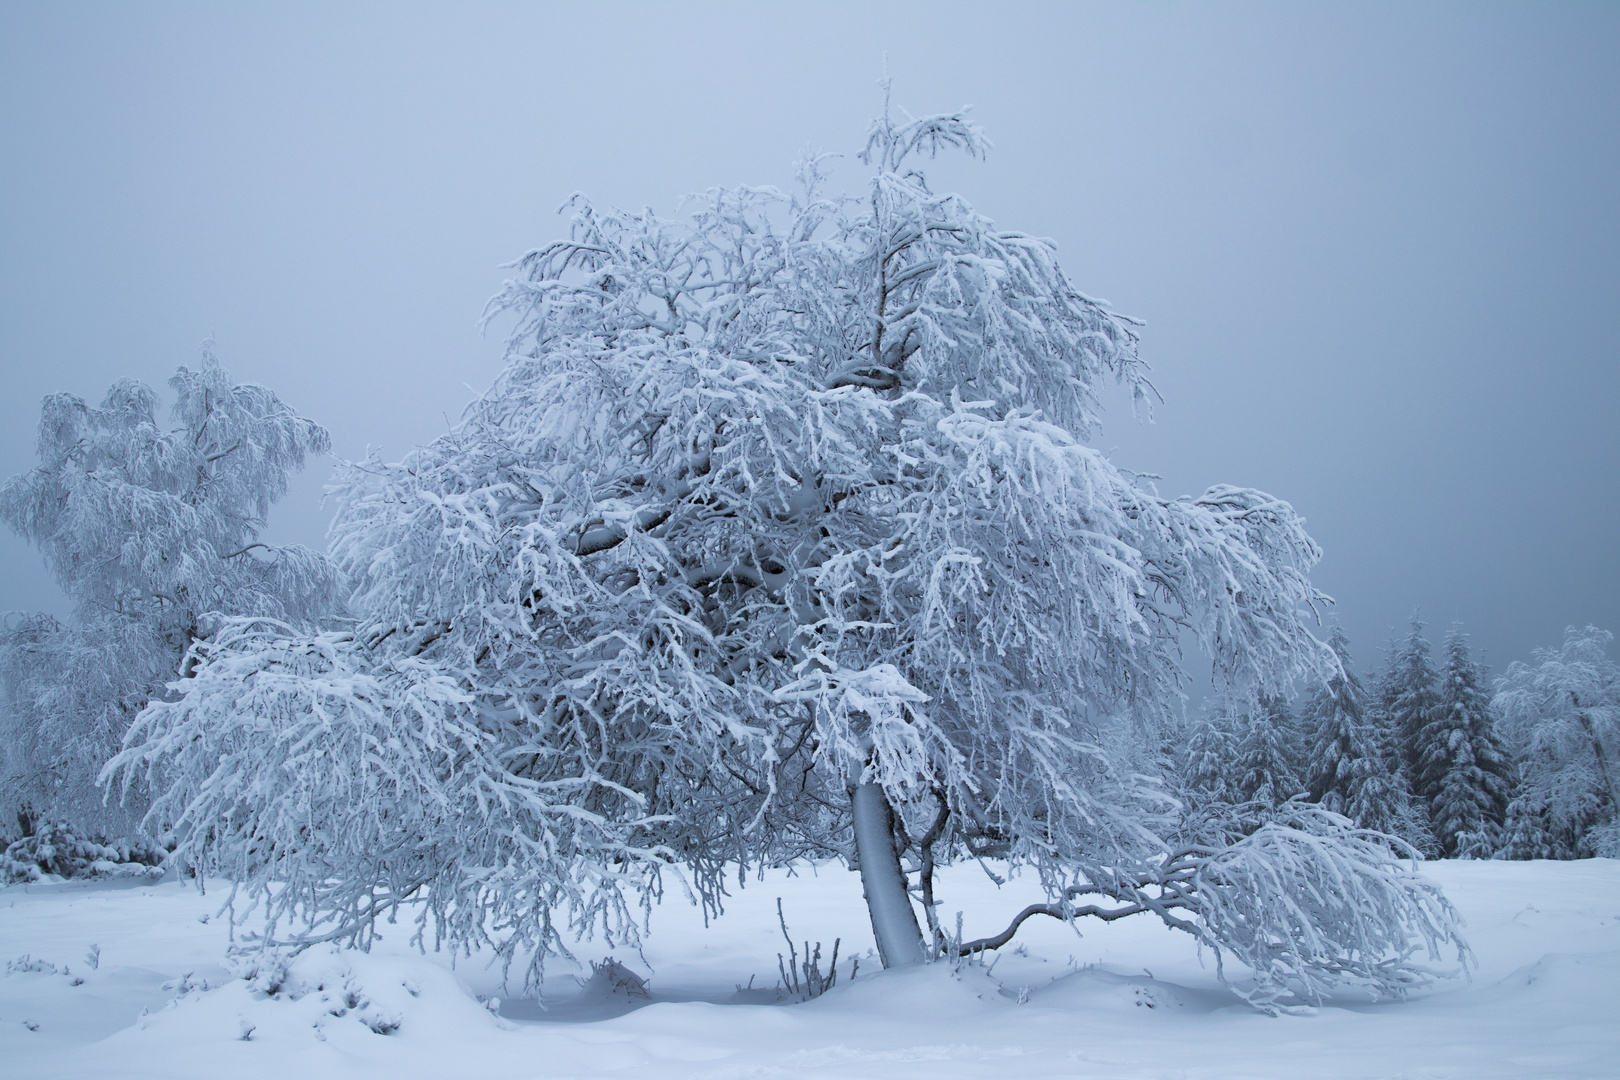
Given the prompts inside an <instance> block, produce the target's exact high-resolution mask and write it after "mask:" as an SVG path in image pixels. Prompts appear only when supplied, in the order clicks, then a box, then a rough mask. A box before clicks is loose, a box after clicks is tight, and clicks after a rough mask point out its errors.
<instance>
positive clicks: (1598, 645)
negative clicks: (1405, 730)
mask: <svg viewBox="0 0 1620 1080" xmlns="http://www.w3.org/2000/svg"><path fill="white" fill-rule="evenodd" d="M1613 641H1614V635H1612V634H1610V633H1609V632H1608V631H1606V630H1600V629H1598V628H1597V627H1595V626H1588V627H1585V628H1576V627H1573V626H1572V627H1570V628H1569V629H1568V630H1567V631H1566V632H1565V634H1564V643H1563V645H1562V646H1560V647H1558V648H1556V649H1552V648H1548V649H1538V650H1536V653H1535V657H1534V660H1533V661H1532V662H1531V663H1529V664H1524V663H1514V664H1510V665H1508V669H1507V672H1506V674H1504V675H1503V676H1502V678H1501V679H1499V680H1497V685H1496V696H1495V697H1494V698H1493V699H1492V703H1493V705H1494V706H1495V708H1496V709H1497V710H1498V712H1499V714H1500V716H1501V730H1502V734H1503V735H1504V737H1505V738H1506V740H1507V742H1508V744H1509V746H1510V747H1511V748H1512V749H1513V750H1514V752H1515V756H1516V757H1517V758H1518V760H1519V767H1520V774H1519V779H1520V786H1521V793H1520V796H1519V799H1517V800H1515V803H1516V806H1515V811H1516V812H1515V813H1514V814H1512V815H1510V817H1511V818H1514V819H1516V820H1514V821H1513V826H1514V831H1515V833H1516V834H1517V835H1518V837H1519V844H1520V848H1521V850H1520V854H1523V855H1526V856H1545V855H1560V856H1562V857H1566V858H1567V857H1571V856H1576V855H1579V856H1589V855H1602V856H1608V857H1611V858H1612V857H1617V856H1620V824H1617V822H1620V818H1617V809H1616V808H1617V807H1620V786H1617V785H1620V756H1617V755H1620V664H1616V663H1615V661H1614V660H1613V659H1611V658H1610V656H1609V654H1608V650H1609V646H1610V645H1611V643H1612V642H1613Z"/></svg>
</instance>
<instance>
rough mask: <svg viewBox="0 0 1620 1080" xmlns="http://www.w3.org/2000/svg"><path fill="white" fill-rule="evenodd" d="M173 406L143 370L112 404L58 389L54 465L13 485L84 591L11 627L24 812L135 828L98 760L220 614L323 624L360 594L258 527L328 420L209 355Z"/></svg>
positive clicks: (7, 686)
mask: <svg viewBox="0 0 1620 1080" xmlns="http://www.w3.org/2000/svg"><path fill="white" fill-rule="evenodd" d="M169 385H170V387H171V388H172V389H173V391H174V393H175V402H174V407H173V412H172V421H171V423H170V424H169V425H168V426H165V425H164V424H162V423H161V422H160V420H159V419H158V396H157V394H156V393H154V392H153V391H152V390H151V389H150V388H149V387H147V386H146V385H144V384H142V383H140V382H137V381H135V380H132V379H125V380H121V381H119V382H117V383H115V384H114V385H113V386H112V388H111V389H109V390H108V391H107V396H106V398H105V399H104V400H103V401H102V403H101V404H100V406H99V407H91V406H90V405H88V404H86V403H85V402H84V401H83V400H82V399H80V398H78V397H75V396H73V395H72V394H55V395H52V396H51V397H48V398H46V399H45V402H44V405H43V408H42V410H41V415H40V425H39V465H38V466H37V467H36V468H34V469H33V470H32V471H30V472H28V473H24V474H22V475H19V476H14V477H12V478H11V479H10V480H8V481H7V482H6V484H5V486H4V488H0V520H4V521H5V523H6V524H7V525H9V526H10V527H11V528H12V529H13V530H15V531H16V532H18V533H19V534H21V535H22V536H23V537H25V538H26V539H28V540H29V541H31V542H32V543H33V544H34V545H35V546H36V547H38V548H39V550H40V553H41V554H42V555H43V556H44V559H45V564H46V566H47V568H48V569H49V570H50V571H51V573H52V574H53V575H54V576H55V578H56V580H57V582H58V583H59V584H60V585H61V586H62V589H63V590H64V591H65V592H66V593H67V595H68V598H69V599H70V600H71V602H72V604H73V617H72V620H71V622H69V623H68V624H66V625H64V624H61V623H59V622H58V621H57V620H55V619H53V618H50V617H49V616H44V615H32V616H13V617H12V618H11V621H10V622H8V623H7V625H6V627H5V631H4V634H3V636H0V686H3V690H4V702H3V717H4V721H3V722H4V725H5V727H4V732H3V736H0V742H3V745H4V748H5V753H6V776H5V797H6V799H7V800H8V801H9V802H10V803H11V804H12V809H13V811H20V812H22V813H23V814H24V815H25V817H26V816H30V815H41V814H43V815H47V816H53V817H58V818H65V819H68V820H72V821H76V822H78V823H79V824H80V825H81V826H82V827H87V828H94V827H105V828H106V829H108V830H111V831H114V832H117V831H122V829H123V827H125V826H127V825H128V824H129V823H128V822H127V821H125V820H123V819H121V818H120V816H119V814H118V810H117V808H116V807H112V808H108V807H105V806H104V805H103V798H102V795H103V792H102V791H100V790H99V789H98V788H97V786H96V775H97V773H98V771H99V770H100V768H101V766H102V764H104V763H105V762H106V761H107V760H108V759H109V758H110V757H112V755H113V754H115V753H116V752H117V751H118V749H119V747H120V745H121V742H122V740H123V737H124V734H125V732H126V730H127V729H128V727H129V725H130V722H131V721H132V720H133V718H134V717H135V716H136V714H137V713H139V712H140V710H141V709H142V708H143V707H144V706H145V705H146V704H147V702H148V701H150V700H152V699H153V698H154V697H159V696H161V695H162V693H163V688H164V685H165V684H166V683H167V682H169V681H170V680H171V679H173V678H175V676H176V675H177V674H178V672H179V668H180V663H181V658H182V657H183V656H184V655H185V654H186V650H187V649H188V648H190V646H191V644H192V643H193V642H194V641H196V640H197V639H198V638H199V637H200V636H202V635H203V634H204V633H205V632H206V631H207V629H208V627H207V626H206V625H205V624H206V622H207V617H208V616H209V614H210V613H225V614H260V615H272V616H276V617H278V618H282V619H286V620H290V621H293V622H297V623H300V624H303V625H305V626H309V625H312V622H313V620H314V619H316V618H318V617H319V616H320V615H321V614H323V613H326V612H328V611H330V610H332V605H333V602H334V599H335V598H340V597H341V595H342V593H343V592H344V591H345V590H344V589H343V588H342V587H341V585H340V584H339V578H338V575H337V574H336V572H335V570H334V568H333V566H332V564H331V563H330V562H329V561H328V560H327V559H326V557H325V556H324V555H321V554H319V553H316V552H312V551H309V550H307V549H305V548H300V547H285V548H278V549H272V548H270V547H268V546H266V545H264V544H262V543H259V542H258V534H259V531H260V530H261V529H262V528H263V526H264V520H265V515H266V513H267V511H268V509H269V507H270V504H271V503H272V502H274V501H275V500H276V499H278V498H280V497H281V496H282V495H283V494H284V493H285V492H286V490H287V476H288V473H289V472H290V471H291V470H294V469H298V468H301V467H302V466H303V464H304V462H305V460H306V459H307V458H308V457H309V456H310V455H316V454H324V453H326V452H327V450H328V446H329V440H328V436H327V433H326V431H325V430H324V429H323V428H321V427H320V426H319V425H317V424H315V423H314V422H313V421H310V420H307V419H305V418H304V417H301V416H299V415H298V414H297V413H295V412H293V411H292V410H291V409H290V408H288V407H287V406H286V405H284V404H283V403H282V402H281V401H280V400H279V399H278V398H277V397H276V395H275V394H274V393H272V392H271V391H269V390H267V389H265V388H264V387H262V386H256V385H252V384H241V385H239V384H236V383H233V382H232V380H231V378H230V375H229V373H228V372H226V371H225V370H224V369H223V368H222V367H220V365H219V364H218V362H217V361H216V360H215V359H214V358H213V356H212V353H211V352H206V351H205V355H204V358H203V361H202V363H201V365H199V366H198V367H197V368H196V369H190V368H185V367H182V368H180V369H179V370H178V371H177V372H176V373H175V375H174V377H173V378H172V379H170V380H169Z"/></svg>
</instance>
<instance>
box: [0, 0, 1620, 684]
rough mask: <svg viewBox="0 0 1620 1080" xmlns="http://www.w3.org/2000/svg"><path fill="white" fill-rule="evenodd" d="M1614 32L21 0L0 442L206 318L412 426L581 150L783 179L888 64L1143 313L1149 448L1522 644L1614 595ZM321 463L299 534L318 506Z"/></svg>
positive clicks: (1361, 644)
mask: <svg viewBox="0 0 1620 1080" xmlns="http://www.w3.org/2000/svg"><path fill="white" fill-rule="evenodd" d="M1616 56H1620V8H1617V7H1615V6H1613V5H1599V4H1593V5H1573V4H1571V5H1561V6H1543V5H1537V6H1533V7H1532V6H1528V5H1526V6H1519V7H1495V6H1489V5H1483V4H1478V3H1468V4H1459V5H1439V4H1435V5H1421V6H1420V5H1410V4H1400V5H1383V6H1381V5H1371V4H1364V3H1363V4H1354V5H1344V6H1338V7H1333V6H1325V5H1311V6H1304V5H1225V6H1219V7H1217V6H1211V5H1199V6H1191V5H1188V6H1179V5H1178V6H1170V5H1163V6H1153V5H1141V4H1133V5H1079V4H1052V5H1036V4H1028V5H1018V6H1014V7H1011V8H1009V9H1006V10H991V9H990V8H989V6H988V5H982V6H981V5H950V4H940V3H928V4H899V3H892V4H885V5H881V6H878V7H876V8H874V7H872V6H870V5H847V6H838V5H818V6H817V8H816V10H814V11H808V10H801V9H800V8H798V7H791V8H790V7H788V6H780V7H767V6H764V5H755V4H739V5H723V4H704V5H681V6H675V5H664V4H646V5H607V4H598V5H591V6H589V7H588V8H587V7H586V6H585V5H566V6H564V5H558V6H556V7H542V6H539V5H527V4H526V5H513V6H502V5H493V4H476V5H455V6H450V5H445V6H420V7H411V6H406V5H402V4H387V5H375V6H367V5H358V4H344V5H316V4H310V5H275V6H270V5H265V6H262V7H251V8H250V7H247V6H244V5H203V4H199V5H195V6H190V5H178V4H154V5H140V6H134V5H109V6H99V5H92V4H76V5H73V6H71V7H69V6H66V5H47V4H35V5H28V6H19V5H11V6H7V7H6V8H4V9H3V10H0V139H3V144H4V147H5V152H4V154H3V155H0V296H3V302H0V476H9V475H12V474H15V473H19V472H23V471H26V470H27V469H28V468H30V467H31V465H32V462H33V441H34V428H35V425H36V423H37V420H38V415H39V402H40V399H41V397H42V396H44V395H45V394H47V393H51V392H55V391H60V390H67V391H71V392H73V393H76V394H79V395H82V396H84V397H86V398H89V399H91V400H92V401H99V400H100V397H101V395H102V394H103V393H104V391H105V389H106V387H107V385H108V384H109V383H110V382H112V381H113V380H114V379H116V378H119V377H121V376H134V377H137V378H140V379H143V380H145V381H147V382H150V383H152V384H153V385H155V386H161V384H162V383H163V381H164V380H165V379H166V378H167V377H168V375H169V374H170V373H171V372H172V371H173V369H174V368H175V366H176V365H179V364H192V363H194V362H195V361H196V359H197V357H198V356H199V352H200V347H201V343H202V342H203V341H204V340H205V339H207V338H209V337H212V338H213V339H214V340H215V342H216V348H217V351H218V353H219V356H220V358H221V360H222V362H223V363H224V364H225V365H226V366H227V367H228V368H230V370H231V371H232V372H233V373H234V374H235V375H236V376H237V377H238V378H239V379H242V380H251V381H256V382H262V383H265V384H266V385H268V386H271V387H272V388H274V389H275V390H276V391H277V392H278V393H279V394H280V395H281V397H282V398H283V400H285V401H287V402H288V403H289V404H291V405H293V406H294V407H295V408H297V409H299V410H300V411H302V412H304V413H305V414H306V415H308V416H311V417H313V418H315V419H316V420H319V421H320V422H321V423H323V424H325V425H326V426H327V427H328V428H329V429H330V430H331V432H332V435H333V440H334V446H335V450H336V453H337V454H338V455H339V456H342V457H356V456H359V455H361V454H362V453H364V452H365V450H366V448H367V447H368V446H376V447H380V448H381V449H382V452H383V453H384V454H385V455H386V456H388V457H390V458H394V457H398V456H400V455H402V454H404V453H405V452H407V451H408V450H409V449H410V448H411V447H412V446H414V445H417V444H419V443H422V442H424V441H427V440H429V439H432V438H433V437H434V436H435V435H437V434H438V433H440V432H442V431H443V430H445V428H446V427H447V426H448V425H450V424H453V423H454V422H455V420H456V418H457V416H458V414H459V412H460V410H461V408H462V406H463V405H464V404H465V403H466V402H467V401H468V399H469V398H470V397H471V396H472V395H473V394H475V393H477V392H479V391H480V390H482V389H483V388H484V387H485V386H487V385H488V383H489V381H490V380H491V379H492V378H493V376H494V375H495V373H496V371H497V370H498V368H499V358H500V354H501V335H500V327H499V326H498V325H496V326H492V327H490V328H489V329H488V330H487V331H485V332H483V333H481V332H480V330H479V328H478V325H477V324H478V320H479V316H480V314H481V312H482V309H483V305H484V301H485V300H486V299H487V298H488V297H489V296H490V295H491V294H493V293H494V292H495V291H496V290H497V289H498V288H499V287H500V284H501V281H502V280H503V271H502V269H501V268H500V267H501V264H502V263H505V262H508V261H510V260H511V259H514V258H516V257H517V256H519V255H521V254H522V253H523V252H524V251H525V250H527V249H528V248H530V247H533V246H536V245H539V244H542V243H544V242H546V241H547V240H549V239H552V238H554V237H556V236H558V235H559V234H560V231H561V230H562V229H563V228H564V224H565V223H564V222H563V221H562V220H561V219H559V218H557V217H556V216H555V214H554V211H555V209H556V208H557V206H558V205H559V204H561V203H562V202H563V201H564V200H565V199H566V198H567V197H568V196H569V195H570V194H571V193H572V192H574V191H583V192H586V193H588V194H590V195H591V196H592V197H593V198H594V199H596V200H598V201H601V202H607V203H614V204H618V205H626V206H637V207H639V206H641V205H651V206H653V207H654V208H655V209H657V210H659V211H660V212H663V213H669V214H673V213H675V212H677V211H678V209H679V205H680V197H681V196H682V195H684V194H687V193H691V192H697V191H701V190H703V189H705V188H707V187H710V186H713V185H717V184H726V185H730V184H739V183H754V184H775V185H779V186H783V187H787V186H789V185H790V184H791V181H792V176H793V172H792V164H793V162H794V160H795V159H796V158H797V157H799V156H800V155H801V154H802V153H803V152H804V151H805V149H806V148H815V149H820V150H830V151H842V152H846V153H853V151H855V150H857V149H859V148H860V146H861V145H862V142H863V135H864V131H865V125H866V122H867V120H868V118H869V117H870V116H871V115H872V114H873V113H874V112H876V111H878V110H880V109H881V108H882V105H883V95H882V91H881V90H880V89H879V86H878V82H879V79H880V78H881V77H882V75H883V74H884V72H885V71H887V72H888V74H889V75H890V76H891V77H892V80H893V88H894V89H893V93H894V101H895V103H896V105H899V106H904V107H905V108H907V109H910V110H911V111H913V112H925V111H937V110H944V109H954V108H957V107H959V106H961V105H963V104H964V103H971V104H972V105H973V106H974V112H973V115H974V116H975V117H976V118H977V119H978V121H979V122H980V123H982V124H983V125H984V126H985V128H986V129H987V130H988V132H989V134H990V137H991V138H992V139H993V140H994V141H995V143H996V149H995V151H994V152H993V153H992V154H991V156H990V158H989V160H988V161H987V162H973V161H967V160H954V159H942V160H941V161H940V162H939V163H938V164H937V166H936V167H935V168H934V169H933V170H932V172H931V176H932V177H933V179H934V186H935V187H936V188H942V189H946V188H948V189H954V190H959V191H961V192H962V193H963V194H964V195H966V196H967V197H968V198H969V199H970V200H971V201H972V202H973V203H974V204H975V205H976V206H977V207H978V208H979V209H980V210H982V211H983V212H985V213H987V214H989V215H990V216H992V217H993V218H995V219H996V220H997V222H998V223H999V224H1001V225H1002V226H1004V227H1006V228H1010V229H1019V230H1023V231H1027V232H1032V233H1035V234H1038V235H1044V236H1050V237H1052V238H1053V239H1054V240H1055V241H1056V242H1057V243H1058V245H1059V250H1060V253H1061V257H1062V259H1063V262H1064V265H1065V267H1066V269H1067V270H1068V272H1069V274H1070V276H1071V278H1072V279H1073V280H1074V281H1075V283H1076V284H1077V285H1078V286H1079V287H1080V288H1081V289H1083V290H1085V291H1086V292H1088V293H1090V294H1092V295H1098V296H1104V297H1107V298H1108V299H1109V300H1110V301H1112V302H1113V303H1114V305H1115V306H1116V307H1117V308H1118V309H1120V310H1121V311H1123V312H1126V313H1128V314H1131V315H1134V316H1137V317H1140V318H1142V319H1144V320H1146V323H1147V326H1146V328H1145V330H1144V337H1143V356H1144V357H1145V359H1146V360H1147V361H1148V362H1149V363H1150V364H1151V365H1152V366H1153V369H1154V379H1155V382H1156V384H1157V386H1158V387H1159V389H1160V390H1161V391H1162V393H1163V396H1164V402H1163V404H1162V405H1161V406H1160V407H1159V408H1158V409H1157V410H1156V413H1155V416H1154V418H1153V422H1152V423H1145V422H1140V421H1137V420H1133V419H1132V417H1131V415H1130V411H1129V409H1128V407H1127V405H1126V403H1125V402H1124V401H1123V399H1121V400H1120V401H1118V402H1116V403H1114V408H1113V411H1112V412H1111V417H1112V419H1111V423H1110V425H1109V427H1108V428H1107V429H1106V430H1105V432H1104V434H1103V437H1102V444H1103V445H1104V446H1105V447H1110V448H1115V459H1116V460H1117V461H1119V462H1120V463H1121V464H1123V465H1125V466H1127V467H1130V468H1133V469H1136V470H1139V471H1144V472H1150V473H1157V474H1159V475H1160V476H1161V477H1162V479H1161V480H1160V481H1159V484H1160V488H1161V491H1163V492H1164V493H1165V494H1169V495H1176V494H1181V493H1184V492H1193V493H1196V492H1197V491H1201V490H1202V489H1203V488H1204V487H1206V486H1207V485H1209V484H1211V483H1216V482H1230V483H1239V484H1245V485H1251V486H1255V487H1260V488H1263V489H1266V490H1268V491H1271V492H1273V493H1274V494H1277V495H1279V496H1281V497H1283V498H1285V499H1287V500H1289V501H1290V502H1292V503H1293V504H1294V506H1295V507H1296V508H1297V509H1299V510H1300V511H1301V512H1302V513H1303V514H1305V516H1306V517H1307V518H1308V519H1309V522H1310V526H1311V531H1312V533H1313V534H1314V535H1315V536H1316V538H1317V540H1318V541H1319V542H1320V543H1321V544H1322V546H1323V548H1324V549H1325V550H1326V553H1327V554H1326V558H1325V559H1324V560H1323V562H1322V564H1321V566H1320V568H1319V572H1318V574H1317V575H1316V580H1317V582H1318V584H1319V585H1320V586H1321V587H1322V588H1323V589H1324V590H1325V591H1327V592H1328V593H1330V594H1332V595H1333V596H1334V597H1335V598H1336V600H1337V604H1336V605H1335V607H1334V608H1333V609H1332V612H1331V615H1330V617H1333V618H1338V619H1339V620H1341V621H1342V622H1343V624H1344V626H1345V628H1346V630H1347V632H1348V633H1349V635H1350V638H1351V641H1352V643H1353V644H1354V646H1355V648H1356V654H1357V659H1358V660H1359V661H1360V662H1361V663H1363V664H1369V663H1371V662H1373V661H1375V660H1376V659H1377V656H1378V649H1379V647H1380V646H1381V645H1382V644H1383V643H1384V641H1385V639H1386V637H1387V635H1388V632H1389V630H1390V628H1391V627H1393V626H1397V625H1399V626H1402V627H1404V624H1405V621H1406V619H1407V617H1408V615H1409V614H1410V613H1411V612H1412V611H1413V609H1414V608H1417V609H1421V612H1422V614H1423V616H1424V618H1425V619H1426V620H1427V621H1428V622H1429V623H1430V626H1431V630H1432V631H1435V632H1442V631H1443V630H1444V628H1445V626H1446V625H1447V624H1449V623H1450V622H1451V621H1452V620H1454V619H1458V620H1461V621H1462V622H1463V623H1464V624H1465V626H1466V628H1467V629H1468V630H1469V631H1470V632H1471V633H1472V634H1473V642H1474V644H1475V646H1476V647H1478V648H1482V649H1483V650H1484V653H1485V659H1486V660H1487V662H1489V663H1491V664H1493V665H1495V666H1496V667H1497V668H1498V669H1500V668H1501V667H1502V666H1503V665H1505V664H1506V663H1507V662H1509V661H1511V660H1515V659H1521V658H1525V657H1527V655H1528V653H1529V651H1530V650H1531V649H1532V648H1533V647H1535V646H1537V645H1544V644H1551V643H1554V642H1556V641H1557V640H1558V639H1559V638H1560V636H1561V634H1562V630H1563V628H1564V627H1565V626H1566V625H1568V624H1584V623H1588V622H1593V623H1597V624H1599V625H1602V626H1606V627H1608V628H1610V629H1616V630H1620V570H1617V560H1616V557H1615V550H1616V539H1615V538H1616V534H1617V526H1620V500H1617V498H1616V496H1617V494H1620V492H1617V490H1616V489H1617V483H1616V481H1617V478H1620V433H1617V427H1616V423H1615V414H1616V411H1617V408H1616V406H1617V404H1620V364H1617V360H1620V344H1617V343H1620V299H1617V298H1620V256H1617V252H1620V200H1617V198H1616V178H1617V176H1620V64H1616V63H1615V57H1616ZM842 175H843V176H844V177H845V178H846V179H847V182H848V185H849V186H850V187H851V188H852V189H858V185H859V184H860V183H861V181H860V176H859V172H858V170H857V169H856V168H854V167H851V168H849V169H846V170H845V171H844V172H843V174H842ZM328 471H329V466H328V465H317V466H316V467H314V468H312V469H311V470H310V471H309V472H308V473H306V474H305V475H304V476H303V477H301V478H300V480H299V481H298V483H297V484H296V486H295V488H294V490H293V492H292V494H291V495H290V496H289V497H288V498H287V499H286V500H285V501H284V502H283V503H282V504H279V505H278V506H277V507H276V509H275V511H274V512H273V517H272V521H271V528H270V537H271V538H272V539H275V540H278V541H283V542H286V541H298V542H303V543H308V544H312V545H315V546H321V545H323V544H324V540H323V534H324V529H325V525H326V521H327V518H328V517H329V516H330V508H329V507H326V508H323V507H322V505H321V487H322V483H323V482H324V480H325V478H326V475H327V473H328ZM0 567H3V571H0V610H8V609H45V610H51V611H54V612H57V613H59V614H66V611H65V608H66V603H65V600H64V599H63V598H62V596H61V594H60V593H59V592H58V591H57V589H56V587H55V586H54V585H53V584H52V583H51V582H50V580H49V578H48V576H47V574H46V573H45V571H44V569H43V566H42V564H41V563H40V560H39V558H38V556H37V554H36V553H35V552H34V551H33V550H32V549H31V548H29V547H28V546H27V545H26V544H24V543H23V542H22V541H21V540H19V539H18V538H16V537H15V536H12V535H10V534H9V533H7V534H5V536H4V537H3V539H0Z"/></svg>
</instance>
